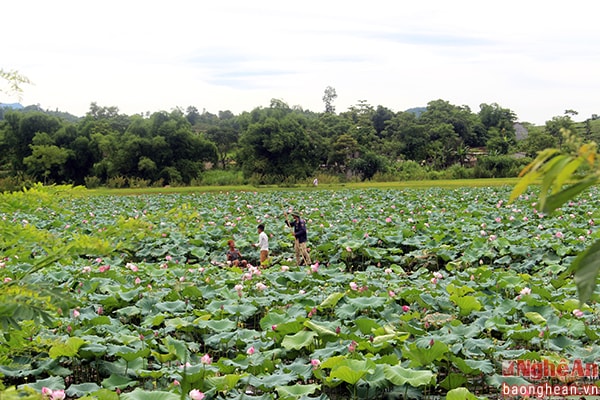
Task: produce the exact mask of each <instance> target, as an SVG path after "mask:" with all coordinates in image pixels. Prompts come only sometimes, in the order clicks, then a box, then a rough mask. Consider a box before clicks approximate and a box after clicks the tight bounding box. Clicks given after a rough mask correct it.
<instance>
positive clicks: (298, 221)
mask: <svg viewBox="0 0 600 400" xmlns="http://www.w3.org/2000/svg"><path fill="white" fill-rule="evenodd" d="M283 215H284V216H285V223H286V225H287V226H289V227H290V228H293V231H294V232H293V233H294V239H295V240H294V252H295V253H296V263H297V264H298V265H299V266H300V265H310V264H311V261H310V254H308V249H307V248H306V244H307V241H308V235H307V232H306V221H304V220H303V219H302V218H300V214H298V213H297V212H293V213H292V217H293V218H294V220H293V221H288V216H287V212H285V211H284V212H283Z"/></svg>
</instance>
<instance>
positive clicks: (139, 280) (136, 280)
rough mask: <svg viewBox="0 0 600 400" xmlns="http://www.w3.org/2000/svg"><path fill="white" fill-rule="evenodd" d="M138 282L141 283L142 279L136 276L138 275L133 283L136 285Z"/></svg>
mask: <svg viewBox="0 0 600 400" xmlns="http://www.w3.org/2000/svg"><path fill="white" fill-rule="evenodd" d="M140 283H142V280H141V279H140V277H139V276H138V277H136V278H135V284H136V285H139V284H140Z"/></svg>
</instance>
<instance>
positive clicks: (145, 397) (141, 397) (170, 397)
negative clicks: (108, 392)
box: [120, 388, 181, 400]
mask: <svg viewBox="0 0 600 400" xmlns="http://www.w3.org/2000/svg"><path fill="white" fill-rule="evenodd" d="M180 398H181V396H179V395H178V394H175V393H171V392H165V391H161V390H153V391H146V390H143V389H139V388H137V389H135V390H134V391H133V392H129V393H123V394H121V397H120V399H122V400H180Z"/></svg>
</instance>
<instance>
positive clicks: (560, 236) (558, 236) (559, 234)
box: [554, 232, 565, 239]
mask: <svg viewBox="0 0 600 400" xmlns="http://www.w3.org/2000/svg"><path fill="white" fill-rule="evenodd" d="M554 236H556V237H557V238H559V239H562V238H563V237H564V236H565V235H563V233H562V232H556V234H555V235H554Z"/></svg>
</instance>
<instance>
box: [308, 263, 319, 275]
mask: <svg viewBox="0 0 600 400" xmlns="http://www.w3.org/2000/svg"><path fill="white" fill-rule="evenodd" d="M310 271H311V272H313V273H314V272H318V271H319V263H316V264H313V265H311V266H310Z"/></svg>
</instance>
